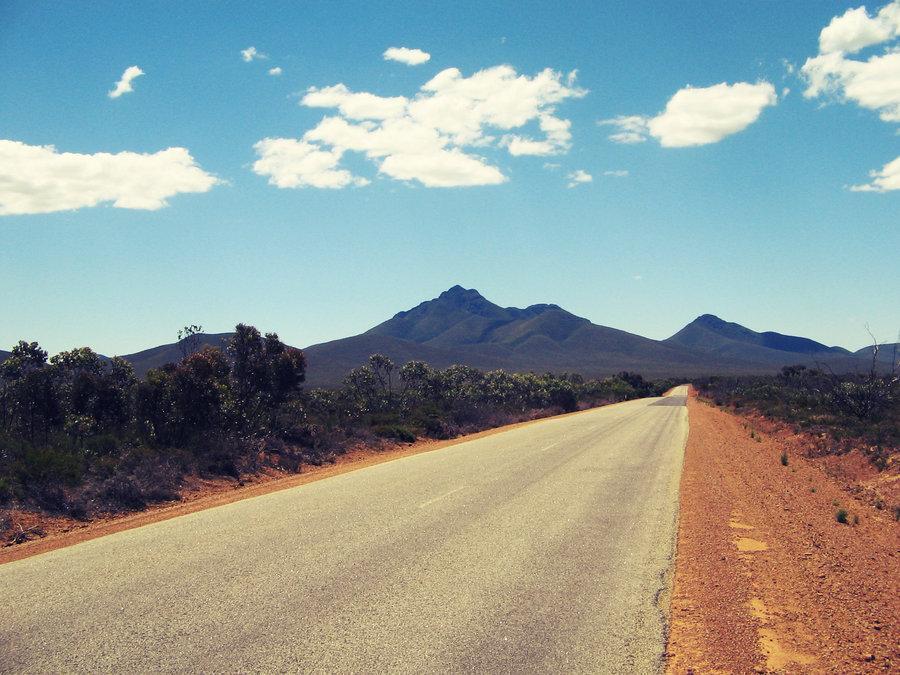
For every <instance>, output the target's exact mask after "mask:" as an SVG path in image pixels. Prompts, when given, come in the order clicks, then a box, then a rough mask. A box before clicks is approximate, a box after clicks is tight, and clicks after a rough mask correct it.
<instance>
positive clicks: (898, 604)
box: [667, 398, 900, 673]
mask: <svg viewBox="0 0 900 675" xmlns="http://www.w3.org/2000/svg"><path fill="white" fill-rule="evenodd" d="M688 407H689V415H690V434H689V437H688V442H687V447H686V450H685V459H684V471H683V474H682V479H681V494H680V501H681V504H680V519H679V531H678V544H677V555H676V565H675V576H674V589H673V595H672V608H671V624H670V633H669V643H668V661H667V670H668V672H670V673H692V672H697V673H717V672H729V673H734V672H784V673H813V672H815V673H819V672H842V673H856V672H898V669H900V625H898V619H900V586H898V579H900V524H898V523H897V522H896V521H895V520H894V516H893V513H892V512H891V511H890V510H889V509H884V510H882V509H878V508H876V507H875V506H873V505H872V504H871V500H867V499H865V495H864V494H861V493H860V492H859V491H858V490H854V489H853V487H852V486H851V485H850V484H848V483H847V482H846V481H841V480H839V478H837V477H836V476H835V471H834V466H833V464H834V460H829V461H828V462H823V461H822V460H817V459H807V458H806V457H804V456H801V455H800V454H799V453H797V452H794V448H795V446H792V445H789V444H786V443H785V441H784V439H783V438H780V437H779V436H778V435H777V434H769V433H766V432H761V431H759V430H758V429H757V428H756V427H755V426H754V425H753V424H752V422H750V421H748V420H745V419H743V418H741V417H738V416H736V415H732V414H729V413H726V412H724V411H722V410H719V409H717V408H714V407H712V406H710V405H707V404H705V403H703V402H700V401H698V400H697V399H693V398H692V399H691V400H690V401H689V404H688ZM751 431H752V432H753V435H752V436H751ZM786 448H790V450H789V451H788V456H787V461H788V463H787V465H784V464H783V463H782V452H783V451H784V450H785V449H786ZM839 509H845V510H846V512H847V519H848V523H847V524H842V523H839V522H838V520H837V518H836V514H837V512H838V510H839Z"/></svg>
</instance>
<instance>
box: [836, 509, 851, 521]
mask: <svg viewBox="0 0 900 675" xmlns="http://www.w3.org/2000/svg"><path fill="white" fill-rule="evenodd" d="M834 517H835V520H837V521H838V522H839V523H841V524H843V525H846V524H847V523H848V522H849V518H850V513H849V512H848V511H847V509H838V510H837V511H836V512H835V514H834Z"/></svg>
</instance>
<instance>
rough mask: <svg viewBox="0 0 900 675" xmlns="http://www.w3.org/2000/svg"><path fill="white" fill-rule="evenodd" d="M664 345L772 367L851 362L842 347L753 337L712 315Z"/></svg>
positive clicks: (777, 337)
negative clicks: (809, 362)
mask: <svg viewBox="0 0 900 675" xmlns="http://www.w3.org/2000/svg"><path fill="white" fill-rule="evenodd" d="M664 342H666V343H667V344H671V345H678V346H681V347H685V348H687V349H691V350H694V351H696V352H702V353H705V354H710V355H713V356H718V357H723V358H726V359H729V360H731V359H739V360H742V361H751V362H756V363H760V364H768V365H773V366H780V365H789V364H793V363H799V362H807V361H809V360H810V359H820V360H828V361H834V360H836V359H838V360H841V359H845V358H846V357H850V358H853V355H852V354H851V353H850V352H849V351H848V350H846V349H844V348H842V347H829V346H827V345H823V344H822V343H820V342H816V341H815V340H810V339H809V338H804V337H797V336H794V335H784V334H782V333H776V332H773V331H765V332H762V333H757V332H756V331H753V330H750V329H749V328H746V327H744V326H742V325H740V324H737V323H730V322H728V321H723V320H722V319H720V318H719V317H717V316H715V315H713V314H704V315H702V316H699V317H697V318H696V319H694V320H693V321H692V322H691V323H689V324H688V325H687V326H685V327H684V328H682V329H681V330H680V331H678V332H677V333H675V335H673V336H672V337H670V338H668V339H666V340H664Z"/></svg>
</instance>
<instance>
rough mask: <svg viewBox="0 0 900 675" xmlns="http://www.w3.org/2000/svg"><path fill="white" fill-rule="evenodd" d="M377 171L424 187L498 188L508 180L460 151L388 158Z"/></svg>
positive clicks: (495, 170) (397, 155) (456, 149)
mask: <svg viewBox="0 0 900 675" xmlns="http://www.w3.org/2000/svg"><path fill="white" fill-rule="evenodd" d="M379 171H380V172H381V173H383V174H386V175H388V176H390V177H391V178H396V179H397V180H409V181H411V180H417V181H419V182H420V183H422V185H424V186H425V187H466V186H472V185H498V184H500V183H504V182H506V180H507V179H506V176H504V175H503V174H502V173H500V170H499V169H498V168H497V167H494V166H491V165H490V164H488V163H486V162H485V161H484V160H483V159H481V158H480V157H476V156H474V155H467V154H466V153H464V152H463V151H462V150H460V149H459V148H452V149H450V150H439V151H436V152H428V153H417V154H393V155H388V156H387V157H385V158H384V161H383V162H382V163H381V168H380V169H379Z"/></svg>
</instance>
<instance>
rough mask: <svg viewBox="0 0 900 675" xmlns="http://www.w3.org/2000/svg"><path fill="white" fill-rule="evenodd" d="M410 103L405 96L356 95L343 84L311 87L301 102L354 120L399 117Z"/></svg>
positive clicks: (365, 93)
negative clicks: (335, 111)
mask: <svg viewBox="0 0 900 675" xmlns="http://www.w3.org/2000/svg"><path fill="white" fill-rule="evenodd" d="M408 103H409V101H408V100H407V99H406V98H405V97H403V96H390V97H384V96H376V95H375V94H369V93H368V92H361V93H354V92H351V91H350V90H349V89H347V87H346V86H345V85H343V84H336V85H334V86H332V87H322V88H321V89H318V88H317V87H310V88H309V89H307V91H306V95H305V96H304V97H303V98H302V99H301V100H300V105H303V106H306V107H307V108H337V109H338V110H340V111H341V114H342V115H343V116H344V117H348V118H350V119H353V120H365V119H375V120H381V119H387V118H390V117H398V116H400V115H402V114H403V112H404V110H406V106H407V104H408Z"/></svg>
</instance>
